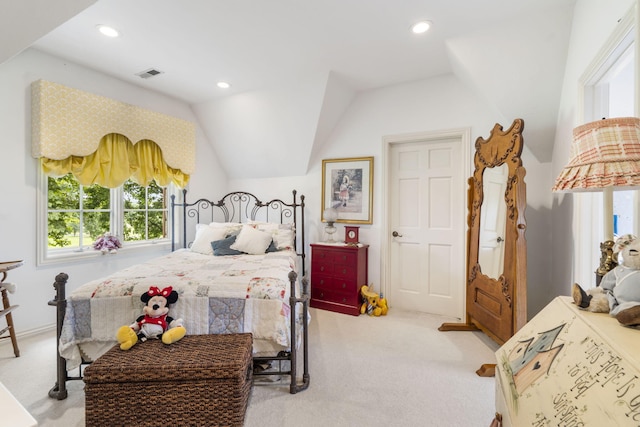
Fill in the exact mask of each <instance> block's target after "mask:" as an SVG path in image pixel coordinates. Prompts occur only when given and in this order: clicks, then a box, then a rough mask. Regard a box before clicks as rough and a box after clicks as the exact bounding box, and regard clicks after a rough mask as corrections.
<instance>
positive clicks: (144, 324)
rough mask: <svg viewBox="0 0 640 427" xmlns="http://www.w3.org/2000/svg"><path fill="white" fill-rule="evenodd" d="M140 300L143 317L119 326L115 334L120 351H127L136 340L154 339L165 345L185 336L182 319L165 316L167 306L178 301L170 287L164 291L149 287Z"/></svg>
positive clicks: (167, 310) (175, 293) (185, 331)
mask: <svg viewBox="0 0 640 427" xmlns="http://www.w3.org/2000/svg"><path fill="white" fill-rule="evenodd" d="M140 300H141V301H142V302H144V303H145V306H144V308H143V310H142V311H143V313H144V315H142V316H139V317H138V318H137V319H136V321H135V322H134V323H132V324H131V325H128V326H127V325H125V326H121V327H120V329H118V332H117V333H116V339H117V340H118V342H119V343H120V348H121V349H122V350H129V349H130V348H131V347H133V346H134V345H135V344H136V343H137V342H138V340H140V341H142V342H144V341H146V340H148V339H151V338H154V339H162V342H163V343H165V344H173V343H174V342H176V341H179V340H180V339H182V337H184V336H185V335H186V333H187V330H186V329H185V327H184V326H182V319H173V318H172V317H170V316H168V315H167V313H168V312H169V304H173V303H175V302H176V301H178V293H177V292H176V291H174V290H173V288H172V287H171V286H167V287H166V288H164V289H159V288H158V287H156V286H151V287H150V288H149V290H148V291H147V292H145V293H143V294H142V295H141V296H140Z"/></svg>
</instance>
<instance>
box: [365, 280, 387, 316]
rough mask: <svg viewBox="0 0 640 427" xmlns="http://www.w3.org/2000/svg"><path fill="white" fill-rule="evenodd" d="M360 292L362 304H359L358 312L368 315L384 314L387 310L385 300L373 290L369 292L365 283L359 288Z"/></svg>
mask: <svg viewBox="0 0 640 427" xmlns="http://www.w3.org/2000/svg"><path fill="white" fill-rule="evenodd" d="M360 293H361V294H362V300H363V302H362V305H361V306H360V314H364V313H367V314H368V315H369V316H376V317H377V316H384V315H386V314H387V311H389V308H388V307H387V300H386V299H384V298H380V295H378V294H377V293H375V292H371V291H370V290H369V287H368V286H367V285H364V286H362V288H360Z"/></svg>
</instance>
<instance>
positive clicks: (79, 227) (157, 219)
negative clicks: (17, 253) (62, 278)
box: [47, 174, 167, 248]
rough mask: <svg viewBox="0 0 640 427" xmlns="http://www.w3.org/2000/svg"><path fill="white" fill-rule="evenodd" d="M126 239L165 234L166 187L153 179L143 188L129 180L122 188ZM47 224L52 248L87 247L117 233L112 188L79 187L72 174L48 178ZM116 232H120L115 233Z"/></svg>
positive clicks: (141, 239)
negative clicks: (114, 225)
mask: <svg viewBox="0 0 640 427" xmlns="http://www.w3.org/2000/svg"><path fill="white" fill-rule="evenodd" d="M118 194H122V197H123V199H124V200H123V202H124V203H123V206H124V211H123V212H121V213H120V215H122V228H123V234H124V236H122V237H123V238H124V241H144V240H151V239H159V238H164V237H166V213H167V211H166V208H165V200H166V190H165V189H163V188H161V187H159V186H158V185H157V184H156V183H155V182H152V183H151V184H150V185H149V186H148V187H142V186H140V185H138V184H136V183H135V182H133V181H131V180H129V181H127V182H125V184H124V185H123V188H122V192H119V193H118ZM47 196H48V202H47V227H48V245H49V247H50V248H69V247H85V246H89V245H92V244H93V242H94V241H95V240H96V239H97V238H98V237H100V236H101V235H103V234H104V233H105V232H107V231H109V232H112V233H114V231H113V228H114V227H113V226H112V224H111V218H112V212H111V211H112V209H111V206H112V203H111V197H112V191H111V190H109V189H108V188H105V187H101V186H99V185H92V186H88V187H87V186H80V184H79V183H78V181H77V180H76V179H75V178H74V177H73V175H71V174H68V175H65V176H63V177H60V178H52V177H49V178H48V190H47ZM114 234H117V233H114Z"/></svg>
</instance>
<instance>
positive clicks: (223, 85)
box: [218, 82, 231, 89]
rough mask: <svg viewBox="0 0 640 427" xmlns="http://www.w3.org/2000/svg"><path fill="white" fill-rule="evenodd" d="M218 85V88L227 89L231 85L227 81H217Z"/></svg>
mask: <svg viewBox="0 0 640 427" xmlns="http://www.w3.org/2000/svg"><path fill="white" fill-rule="evenodd" d="M218 87H219V88H220V89H229V88H230V87H231V85H230V84H229V83H227V82H218Z"/></svg>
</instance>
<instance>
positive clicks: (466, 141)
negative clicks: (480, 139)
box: [380, 127, 471, 319]
mask: <svg viewBox="0 0 640 427" xmlns="http://www.w3.org/2000/svg"><path fill="white" fill-rule="evenodd" d="M443 139H455V140H459V141H460V144H461V152H462V159H461V160H462V162H463V165H465V166H463V168H462V174H463V175H464V176H461V177H460V178H461V179H460V182H461V183H462V184H461V186H462V188H460V189H459V191H460V194H462V195H463V197H464V200H465V202H464V203H463V206H464V212H463V215H462V218H464V220H463V221H464V224H462V227H463V228H464V230H467V229H468V225H467V216H468V200H467V195H468V183H467V180H468V179H469V177H470V176H471V128H470V127H466V128H455V129H447V130H438V131H429V132H415V133H403V134H395V135H387V136H383V137H382V168H381V169H382V171H381V173H382V212H381V214H382V221H381V224H382V230H381V232H382V236H381V239H380V259H381V261H382V262H381V263H380V280H381V284H380V289H381V291H382V292H383V293H384V294H385V295H389V294H390V293H389V289H390V286H391V285H390V283H391V277H390V274H391V269H390V268H389V267H388V266H389V265H390V262H391V249H390V248H391V242H392V238H391V232H390V230H391V224H390V221H391V215H390V213H389V187H390V185H391V183H390V182H389V180H390V177H391V173H390V168H391V166H390V165H389V161H390V160H389V159H390V158H391V156H390V152H391V149H392V147H393V146H394V145H398V144H404V143H408V142H426V143H429V142H441V141H442V140H443ZM462 234H463V237H462V238H463V240H464V241H463V242H462V247H463V248H465V253H464V255H463V256H464V257H465V260H466V258H467V253H466V248H467V244H468V242H467V240H468V237H467V234H468V233H467V232H466V231H465V232H464V233H462ZM464 265H465V268H466V265H467V264H466V262H465V263H464ZM465 277H466V273H465ZM465 285H466V284H465V283H463V284H462V286H465ZM460 295H461V297H462V304H461V305H460V307H461V311H460V313H458V316H457V317H459V318H460V319H464V318H465V313H466V293H465V292H461V294H460ZM390 303H391V304H393V301H390Z"/></svg>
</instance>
